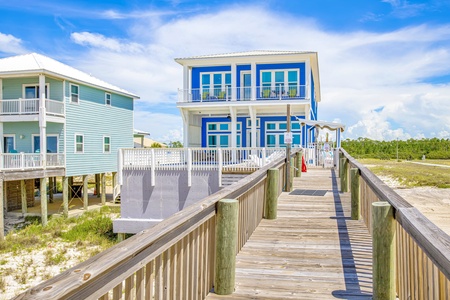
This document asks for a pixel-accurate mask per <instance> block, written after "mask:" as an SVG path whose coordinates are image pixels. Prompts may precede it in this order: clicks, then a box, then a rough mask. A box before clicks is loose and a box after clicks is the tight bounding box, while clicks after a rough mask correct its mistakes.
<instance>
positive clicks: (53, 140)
mask: <svg viewBox="0 0 450 300" xmlns="http://www.w3.org/2000/svg"><path fill="white" fill-rule="evenodd" d="M47 152H48V153H58V138H57V137H56V136H48V137H47Z"/></svg>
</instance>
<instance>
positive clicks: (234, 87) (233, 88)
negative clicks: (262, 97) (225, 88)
mask: <svg viewBox="0 0 450 300" xmlns="http://www.w3.org/2000/svg"><path fill="white" fill-rule="evenodd" d="M236 76H237V72H236V64H235V63H232V64H231V95H228V96H231V101H236V100H237V83H236V82H237V77H236ZM241 85H242V83H241ZM241 95H242V93H241Z"/></svg>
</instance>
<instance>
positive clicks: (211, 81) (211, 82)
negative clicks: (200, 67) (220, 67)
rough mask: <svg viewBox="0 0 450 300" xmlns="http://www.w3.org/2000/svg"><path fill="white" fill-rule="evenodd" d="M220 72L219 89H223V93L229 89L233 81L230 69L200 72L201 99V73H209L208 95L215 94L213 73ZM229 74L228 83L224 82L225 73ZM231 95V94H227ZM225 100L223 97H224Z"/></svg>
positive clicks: (201, 91)
mask: <svg viewBox="0 0 450 300" xmlns="http://www.w3.org/2000/svg"><path fill="white" fill-rule="evenodd" d="M216 74H220V75H221V77H222V80H221V83H220V90H221V91H224V92H225V94H228V89H231V87H232V86H233V85H232V82H233V77H232V76H233V74H232V73H231V72H230V71H220V72H200V95H201V97H202V99H203V75H209V95H210V96H216V95H215V94H214V92H215V89H216V88H215V84H214V75H216ZM227 74H230V83H229V85H227V83H226V75H227ZM228 96H229V97H231V95H228ZM224 100H225V99H224Z"/></svg>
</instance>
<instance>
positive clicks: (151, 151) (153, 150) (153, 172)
mask: <svg viewBox="0 0 450 300" xmlns="http://www.w3.org/2000/svg"><path fill="white" fill-rule="evenodd" d="M150 155H151V158H150V159H151V166H150V173H151V186H155V182H156V178H155V174H156V172H155V168H156V166H155V161H156V159H155V149H151V150H150Z"/></svg>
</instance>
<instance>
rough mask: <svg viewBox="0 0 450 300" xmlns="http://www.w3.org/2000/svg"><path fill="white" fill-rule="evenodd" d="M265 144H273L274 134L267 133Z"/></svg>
mask: <svg viewBox="0 0 450 300" xmlns="http://www.w3.org/2000/svg"><path fill="white" fill-rule="evenodd" d="M266 139H267V143H266V144H267V146H275V136H274V135H271V134H268V135H267V138H266Z"/></svg>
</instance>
